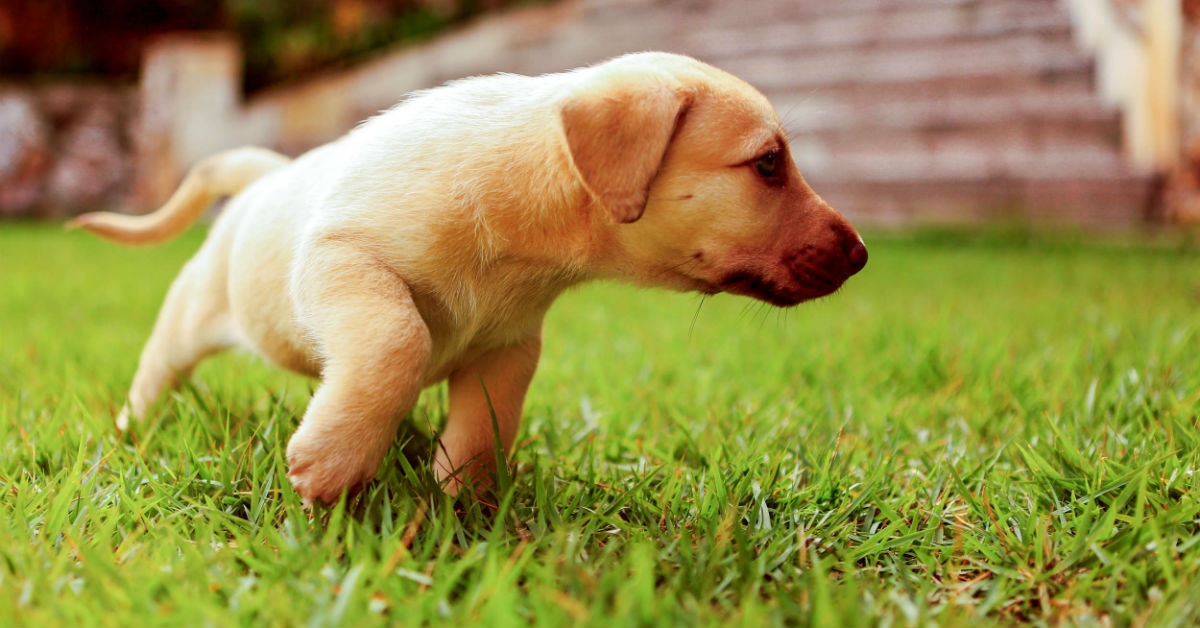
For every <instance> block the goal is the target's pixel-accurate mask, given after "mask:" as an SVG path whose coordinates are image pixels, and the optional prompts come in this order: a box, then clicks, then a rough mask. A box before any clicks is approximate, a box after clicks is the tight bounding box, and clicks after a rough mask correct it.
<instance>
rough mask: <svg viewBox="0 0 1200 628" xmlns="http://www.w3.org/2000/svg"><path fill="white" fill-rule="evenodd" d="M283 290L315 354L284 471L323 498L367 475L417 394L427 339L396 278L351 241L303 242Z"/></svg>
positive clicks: (310, 494) (307, 492) (303, 490)
mask: <svg viewBox="0 0 1200 628" xmlns="http://www.w3.org/2000/svg"><path fill="white" fill-rule="evenodd" d="M293 293H294V294H295V296H296V300H297V305H298V306H299V309H300V313H301V317H302V320H303V321H304V323H305V324H306V325H307V327H308V329H309V330H310V332H311V333H312V334H313V336H314V337H315V339H316V340H317V341H318V342H319V346H320V348H321V351H322V354H323V357H324V362H323V364H322V371H321V379H322V382H321V386H320V388H319V389H318V390H317V393H316V394H315V395H314V396H313V399H312V401H311V402H310V403H309V406H308V412H307V413H305V415H304V420H303V421H302V422H301V423H300V429H299V430H297V431H296V434H295V435H294V436H292V439H291V441H290V442H288V449H287V458H288V465H289V467H290V469H289V471H288V477H289V478H290V479H291V481H292V485H293V486H295V487H296V490H297V491H298V492H299V493H300V496H301V497H303V498H304V499H305V500H306V501H312V500H314V499H319V500H321V501H324V502H327V503H329V502H332V501H334V500H336V499H337V498H338V496H339V495H340V494H341V493H342V492H344V491H347V490H355V489H357V488H358V487H360V486H362V485H363V484H365V483H366V482H368V481H370V480H371V478H373V477H374V476H375V471H376V470H377V469H378V467H379V463H380V461H381V460H382V459H383V455H384V454H385V453H386V452H387V450H388V447H390V446H391V444H392V439H393V438H394V436H395V433H396V428H397V426H398V424H399V422H400V420H401V419H403V418H404V416H405V415H406V414H407V413H408V412H409V410H411V409H412V407H413V405H414V404H415V403H416V401H417V397H418V395H420V392H421V384H422V381H423V379H424V375H425V368H426V365H427V364H428V362H429V356H430V350H431V345H432V342H431V339H430V336H429V329H428V328H427V327H426V325H425V322H424V320H423V319H422V318H421V316H420V314H419V313H418V311H417V308H416V305H415V304H414V303H413V300H412V295H411V294H410V292H409V290H408V287H407V286H406V285H405V284H404V282H403V281H401V280H400V278H399V277H398V276H397V275H396V274H395V273H394V272H392V270H391V269H389V268H388V267H386V266H384V265H383V264H381V263H380V262H379V260H377V259H376V258H375V257H374V256H372V255H371V254H370V253H369V252H366V251H363V250H360V249H358V248H357V247H356V246H355V245H353V244H347V243H339V242H325V243H322V244H318V245H315V246H314V247H312V248H310V249H309V250H307V251H305V253H304V255H303V257H302V261H301V266H300V268H299V272H298V274H297V275H296V276H295V277H294V281H293Z"/></svg>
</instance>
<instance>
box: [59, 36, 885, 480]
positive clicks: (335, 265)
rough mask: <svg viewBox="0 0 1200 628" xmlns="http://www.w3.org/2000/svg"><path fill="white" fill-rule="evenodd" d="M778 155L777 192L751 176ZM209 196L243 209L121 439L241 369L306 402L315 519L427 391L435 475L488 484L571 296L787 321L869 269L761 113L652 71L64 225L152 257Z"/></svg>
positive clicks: (625, 61)
mask: <svg viewBox="0 0 1200 628" xmlns="http://www.w3.org/2000/svg"><path fill="white" fill-rule="evenodd" d="M772 151H775V154H776V155H778V158H779V160H780V163H779V166H778V167H779V172H780V173H782V178H779V177H769V178H768V177H764V175H763V173H762V172H760V171H759V170H760V168H761V163H760V161H757V160H760V158H761V157H762V156H763V155H764V154H765V153H769V152H772ZM251 181H252V182H251ZM243 187H244V188H245V189H244V190H243V189H242V188H243ZM222 194H236V195H235V196H234V197H233V199H232V200H231V201H230V202H229V204H228V206H227V207H226V209H225V210H224V213H223V214H222V215H221V217H220V218H219V219H218V220H217V222H216V224H215V225H214V226H213V228H212V231H211V233H210V234H209V236H208V239H207V240H206V241H205V243H204V245H203V246H202V247H201V249H200V250H199V252H198V253H197V254H196V256H195V257H194V258H193V259H192V260H191V261H189V262H188V264H187V265H186V266H185V267H184V268H183V270H182V272H181V273H180V275H179V277H178V278H177V279H176V280H175V282H174V284H173V285H172V286H171V289H170V292H169V293H168V295H167V299H166V302H165V303H164V305H163V308H162V312H161V313H160V315H159V319H158V322H157V323H156V325H155V328H154V331H153V333H152V334H151V337H150V340H149V341H148V342H147V344H146V347H145V349H144V351H143V353H142V356H141V360H140V362H139V365H138V371H137V373H136V375H135V376H134V381H133V386H132V389H131V391H130V395H129V400H128V403H127V405H126V408H125V410H124V411H123V412H122V415H121V417H120V418H119V421H118V423H119V425H120V427H121V428H122V429H124V428H125V427H126V426H127V422H128V421H129V420H130V419H133V420H139V419H141V418H143V417H144V415H145V414H146V412H147V411H148V409H149V408H150V406H151V404H152V403H153V402H154V400H155V399H157V398H158V396H159V395H160V393H161V392H162V391H163V390H164V388H166V387H167V386H170V385H172V384H173V383H174V380H175V376H176V374H187V373H188V372H189V371H190V370H191V369H192V367H193V366H194V365H195V364H196V363H197V362H198V361H199V360H200V359H202V358H204V357H205V356H207V355H210V354H212V353H213V352H215V351H218V350H220V349H223V348H226V347H229V346H233V345H245V346H248V347H251V348H253V349H254V350H256V351H257V352H258V353H260V354H261V355H263V356H264V357H265V358H266V359H268V360H270V361H272V362H274V363H276V364H279V365H281V366H283V367H286V368H289V369H292V370H294V371H298V372H301V373H305V374H308V375H312V376H315V377H320V378H321V380H322V381H321V385H320V387H319V388H318V389H317V392H316V394H315V395H314V397H313V399H312V401H311V403H310V404H309V407H308V410H307V412H306V414H305V416H304V419H303V421H302V422H301V424H300V427H299V429H298V430H297V432H296V434H295V435H294V436H293V437H292V439H291V441H290V442H289V444H288V450H287V458H288V462H289V464H290V467H291V468H290V471H289V477H290V478H291V481H292V483H293V485H294V486H295V488H296V490H297V491H299V492H300V494H301V495H302V496H303V497H304V498H305V499H307V500H313V499H318V500H323V501H327V502H328V501H331V500H334V499H336V498H337V496H338V495H339V494H341V493H342V492H344V491H346V490H353V489H356V488H357V487H360V486H362V485H363V484H364V483H365V482H367V481H369V480H370V479H371V478H372V477H373V476H374V474H375V472H376V469H377V467H378V465H379V463H380V460H381V459H382V457H383V455H384V453H385V452H386V450H387V448H388V447H389V445H390V444H391V442H392V438H393V436H394V433H395V430H396V428H397V425H398V422H399V421H400V420H401V419H402V418H403V417H404V416H405V415H406V414H407V413H408V412H409V410H410V409H411V408H412V406H413V404H414V403H415V402H416V400H417V396H418V395H419V393H420V391H421V390H422V389H423V388H425V387H427V386H430V385H432V384H435V383H437V382H440V381H443V380H448V381H449V403H450V408H449V417H448V420H447V423H446V426H445V430H444V432H443V433H442V434H441V445H440V447H439V454H438V456H437V460H436V461H435V465H436V473H437V475H438V477H439V478H440V479H441V480H442V481H443V483H444V486H445V488H446V490H447V491H448V492H451V493H454V492H457V491H458V490H459V488H460V487H461V484H462V482H464V481H471V480H481V481H486V479H487V478H488V477H489V473H490V472H491V471H492V464H491V461H492V459H493V458H492V451H493V447H494V443H493V429H492V423H491V414H490V412H489V400H488V398H489V397H490V404H491V407H492V408H494V410H495V414H496V418H497V421H498V425H499V432H500V438H501V441H502V442H501V446H502V447H503V449H504V451H506V452H507V451H509V450H510V449H511V447H512V444H513V440H514V438H515V435H516V433H517V429H518V427H519V424H520V416H521V408H522V404H523V400H524V396H525V392H526V389H527V388H528V386H529V383H530V380H531V379H532V377H533V374H534V370H535V368H536V366H537V362H538V357H539V353H540V348H541V327H542V319H543V317H544V315H545V313H546V311H547V309H548V308H549V307H550V304H551V303H552V302H553V301H554V299H555V298H556V297H557V296H558V295H559V294H560V293H561V292H562V291H563V290H565V289H566V288H568V287H570V286H572V285H574V284H577V283H579V282H581V281H585V280H589V279H596V278H621V279H625V280H629V281H632V282H635V283H638V284H642V285H654V286H662V287H667V288H671V289H676V290H699V291H702V292H706V293H715V292H719V291H729V292H735V293H739V294H746V295H750V296H754V297H756V298H760V299H764V300H767V301H769V302H772V303H775V304H778V305H791V304H794V303H798V302H800V301H803V300H806V299H810V298H815V297H818V296H821V295H823V294H827V293H829V292H832V291H833V290H836V289H837V288H838V286H840V285H841V283H842V282H843V281H844V280H845V279H846V278H847V277H849V275H851V274H853V273H854V272H855V271H857V269H858V268H860V267H861V265H862V263H865V256H866V251H865V248H862V244H861V241H860V240H859V239H858V236H857V234H855V233H854V231H853V229H851V228H850V226H849V225H848V224H846V222H845V221H844V220H843V219H842V218H841V217H840V216H838V215H837V213H836V212H834V211H833V210H832V209H830V208H829V207H828V205H826V204H825V203H824V202H823V201H821V199H820V198H819V197H818V196H817V195H816V194H814V193H813V192H812V190H810V189H809V188H808V186H807V185H805V184H804V181H803V179H802V178H801V177H800V174H799V173H798V172H797V171H796V169H795V166H794V165H793V163H792V161H791V159H790V158H789V157H788V154H787V146H786V143H785V142H784V132H783V129H782V127H781V125H780V123H779V120H778V118H777V116H776V114H775V112H774V110H773V109H772V108H771V106H770V104H769V103H768V102H767V100H766V99H765V98H763V97H762V95H761V94H759V93H758V92H757V91H755V90H754V89H753V88H751V87H750V86H749V85H746V84H745V83H743V82H741V81H739V80H738V79H736V78H734V77H733V76H730V75H729V74H726V73H724V72H722V71H720V70H717V69H716V68H713V67H711V66H708V65H705V64H702V63H700V62H698V61H695V60H692V59H689V58H686V57H681V56H676V55H668V54H663V53H643V54H637V55H628V56H625V57H620V58H617V59H615V60H612V61H609V62H606V63H604V64H600V65H596V66H592V67H589V68H582V69H579V70H575V71H572V72H567V73H562V74H552V75H546V76H541V77H525V76H514V75H496V76H487V77H479V78H472V79H466V80H462V81H458V82H454V83H451V84H448V85H446V86H443V87H440V88H436V89H432V90H428V91H425V92H419V93H416V94H414V95H412V96H411V97H409V98H408V99H406V100H405V101H404V102H403V103H401V104H400V105H398V106H396V107H395V108H393V109H391V110H390V111H387V112H385V113H383V114H381V115H379V116H377V117H375V118H372V119H370V120H368V121H366V122H365V123H363V124H362V125H361V126H359V127H358V128H357V129H355V130H354V131H353V132H351V133H350V134H348V135H346V136H345V137H343V138H342V139H340V140H338V141H336V142H333V143H331V144H328V145H325V146H322V147H320V148H317V149H315V150H313V151H311V152H309V153H307V154H305V155H303V156H301V157H299V158H298V159H296V160H295V161H292V162H290V163H288V162H287V161H286V159H285V158H283V157H280V156H278V155H275V154H274V153H270V152H269V151H264V150H262V149H253V148H247V149H239V150H235V151H230V152H228V153H224V154H222V155H218V156H216V157H214V158H212V159H210V160H209V161H207V162H205V163H203V164H201V165H200V166H198V167H197V168H196V169H194V170H193V172H192V173H191V174H190V175H189V176H188V178H187V179H186V180H185V182H184V184H183V185H182V186H181V188H180V191H179V192H178V193H177V194H176V196H175V197H173V198H172V199H171V201H170V202H168V203H167V205H166V206H164V207H163V209H161V210H159V211H158V212H156V213H154V214H151V215H150V216H148V217H138V218H126V217H117V216H114V215H111V214H91V215H87V216H83V217H81V218H80V219H78V220H77V221H76V223H75V224H77V225H79V226H83V227H86V228H89V229H92V230H94V231H96V232H98V233H100V234H101V235H105V236H106V237H110V238H113V239H116V240H119V241H122V242H128V243H137V242H142V241H159V240H162V239H164V238H166V237H170V236H171V235H174V234H176V233H178V232H179V231H180V230H182V229H183V228H184V227H185V226H186V224H187V223H188V222H190V221H191V220H192V219H194V218H195V217H196V216H197V215H198V214H199V212H200V211H202V209H203V207H204V205H207V203H208V202H209V201H211V200H212V198H214V197H215V196H217V195H222ZM855 247H857V248H860V249H862V250H861V253H860V252H859V251H858V250H857V249H856V248H855ZM847 260H850V261H847ZM485 387H486V396H485V392H484V391H485Z"/></svg>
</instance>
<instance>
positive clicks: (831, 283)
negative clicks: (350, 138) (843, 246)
mask: <svg viewBox="0 0 1200 628" xmlns="http://www.w3.org/2000/svg"><path fill="white" fill-rule="evenodd" d="M789 275H790V276H789V277H788V280H787V281H786V283H780V282H777V281H773V280H771V279H768V278H767V277H765V276H764V275H762V274H760V273H756V272H752V271H746V270H738V271H733V272H731V273H729V274H727V275H725V276H724V277H723V278H721V280H719V281H717V282H715V283H710V284H708V286H706V288H712V290H711V291H709V290H708V289H704V290H702V291H703V292H708V293H710V294H715V293H717V292H728V293H730V294H739V295H742V296H747V297H750V298H752V299H758V300H759V301H763V302H766V303H770V304H771V305H774V306H776V307H791V306H793V305H797V304H800V303H803V302H805V301H811V300H813V299H819V298H821V297H823V296H826V295H829V294H832V293H834V292H836V291H837V289H838V288H840V287H842V283H843V282H841V281H835V280H833V279H832V278H829V277H825V276H823V275H821V274H819V273H816V272H811V271H801V272H791V273H789Z"/></svg>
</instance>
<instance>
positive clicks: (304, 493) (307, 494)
mask: <svg viewBox="0 0 1200 628" xmlns="http://www.w3.org/2000/svg"><path fill="white" fill-rule="evenodd" d="M363 449H364V448H363V446H362V444H361V443H355V442H346V441H345V440H344V439H336V438H328V437H325V438H314V437H311V436H310V433H308V432H305V431H304V430H303V429H302V430H300V431H299V432H297V433H296V435H295V436H293V437H292V440H291V441H289V442H288V449H287V460H288V474H287V475H288V480H290V481H291V483H292V487H293V488H295V489H296V492H297V493H299V494H300V497H301V498H302V499H303V500H304V504H305V506H311V505H312V504H313V503H314V502H322V503H325V504H333V503H334V502H336V501H337V499H338V498H339V497H341V495H342V493H347V494H349V495H355V494H357V493H358V492H359V491H360V490H362V488H363V487H364V486H366V485H367V483H368V482H370V481H371V480H372V479H373V478H374V477H375V471H376V469H377V468H378V467H379V460H378V457H377V456H372V455H370V454H369V453H368V452H365V451H363Z"/></svg>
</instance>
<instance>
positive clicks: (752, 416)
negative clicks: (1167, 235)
mask: <svg viewBox="0 0 1200 628" xmlns="http://www.w3.org/2000/svg"><path fill="white" fill-rule="evenodd" d="M201 237H202V234H201V233H198V232H193V233H190V234H189V235H188V236H186V237H184V238H183V239H181V240H180V241H177V242H174V243H172V244H170V245H166V246H163V247H160V248H154V249H142V250H129V249H120V248H117V247H115V246H112V245H109V244H107V243H104V242H100V241H98V240H96V239H94V238H89V237H88V236H86V235H84V234H78V233H71V234H64V233H61V232H59V231H58V230H57V229H56V228H53V227H50V226H22V225H3V226H2V227H0V447H2V448H3V451H2V453H0V495H2V498H0V556H3V562H0V625H6V626H7V625H37V626H52V625H69V626H75V625H216V626H225V625H244V626H258V625H279V626H293V625H296V626H325V625H354V626H376V625H430V626H447V625H479V626H508V625H540V626H562V625H589V626H664V625H743V626H766V625H799V626H805V625H817V626H821V625H880V626H925V625H942V626H963V625H972V626H976V625H1013V624H1031V625H1047V626H1059V625H1089V626H1090V625H1112V626H1127V625H1132V626H1139V625H1153V626H1171V625H1177V626H1186V625H1195V624H1197V623H1200V579H1198V576H1200V502H1198V497H1200V429H1198V421H1200V418H1198V415H1200V307H1198V306H1200V253H1198V252H1197V251H1196V250H1195V249H1194V248H1188V247H1183V246H1173V245H1172V246H1161V245H1156V246H1150V245H1146V244H1137V243H1121V242H1119V241H1118V242H1115V243H1107V244H1099V243H1093V242H1089V241H1088V240H1087V239H1086V238H1081V237H1075V238H1062V237H1044V236H1037V235H1032V236H1031V235H1028V234H1025V235H1019V234H1018V235H1017V236H1014V235H1012V234H1008V235H1003V234H1002V235H1000V236H995V235H992V236H988V237H980V238H975V237H970V236H964V235H962V234H958V235H954V234H950V235H946V234H942V235H937V236H931V235H925V236H909V237H900V236H892V237H880V238H876V239H872V240H871V241H870V244H871V263H870V264H869V265H868V267H867V269H866V270H865V271H864V272H863V273H862V274H861V276H859V277H856V278H855V279H853V280H852V281H851V282H850V283H849V284H848V286H847V287H846V288H845V289H844V290H843V291H842V292H841V293H839V294H838V295H836V296H834V297H832V298H829V299H826V300H822V301H820V302H817V303H814V304H808V305H804V306H800V307H799V308H796V309H793V310H789V311H778V310H773V309H769V308H766V307H761V306H759V305H756V304H753V303H751V302H749V301H746V300H744V299H739V298H735V297H727V296H721V297H716V298H711V299H708V300H706V301H705V302H704V303H703V306H702V307H701V308H700V309H699V310H698V311H697V306H698V305H699V304H700V300H699V298H698V297H696V296H694V295H675V294H668V293H663V292H653V291H639V290H635V289H632V288H628V287H624V286H616V285H593V286H587V287H584V288H581V289H579V290H577V291H575V292H572V293H571V294H569V295H567V296H566V297H564V298H563V299H562V300H561V301H560V302H559V303H558V304H556V305H555V307H554V308H553V310H552V312H551V315H550V317H549V320H548V322H547V329H546V334H545V337H546V348H545V354H544V357H543V361H542V366H541V369H540V371H539V374H538V376H537V379H536V380H535V381H534V384H533V388H532V390H531V392H530V395H529V398H528V402H527V407H526V418H525V423H524V426H523V427H522V432H521V436H520V437H519V440H520V441H521V442H522V445H521V446H520V448H519V451H518V452H517V453H516V455H515V458H514V460H513V467H512V474H513V481H512V484H511V487H510V488H509V489H508V490H507V491H505V492H504V493H503V494H502V495H501V496H500V498H499V499H497V500H496V503H495V504H494V505H490V506H489V505H480V504H477V503H475V502H467V501H458V502H456V501H454V500H451V499H449V498H446V497H444V496H442V495H441V494H439V493H438V492H437V491H436V490H435V488H434V482H433V480H432V477H431V474H430V471H429V468H428V467H429V456H430V450H431V445H430V442H429V438H428V435H429V434H431V433H433V432H434V431H436V429H438V427H439V426H440V424H441V422H442V420H443V418H444V414H445V410H444V408H445V393H444V391H443V390H440V389H433V390H430V391H427V392H426V394H425V395H424V396H423V398H422V401H421V403H420V405H419V406H418V408H417V409H416V410H415V412H414V416H413V417H412V420H411V421H409V422H408V424H407V425H408V427H406V428H405V429H404V430H403V431H402V433H401V435H400V436H399V438H398V444H399V445H400V446H398V447H396V448H394V449H393V452H392V453H391V454H390V455H389V457H388V458H387V460H386V462H385V464H384V466H383V468H382V469H381V471H380V473H379V476H378V479H377V481H376V482H375V483H374V484H372V485H371V487H370V488H369V489H368V490H367V491H366V492H365V493H364V494H363V495H361V496H360V497H359V498H357V499H355V500H352V501H351V502H350V503H349V504H346V503H342V504H340V505H338V506H337V507H335V508H332V509H323V510H320V511H318V512H317V513H316V514H315V515H313V516H311V517H310V515H309V514H308V513H306V512H305V511H304V509H303V508H302V507H301V504H300V501H299V499H298V498H297V496H296V495H295V494H294V493H293V492H292V491H291V490H290V488H289V487H288V485H287V481H286V477H285V473H286V466H285V463H284V460H283V451H284V445H285V443H286V441H287V438H288V436H289V435H290V434H291V432H292V431H293V430H294V429H295V426H296V423H297V421H298V419H299V417H300V416H301V415H302V414H303V412H304V408H305V404H306V402H307V397H308V395H309V393H310V391H311V389H312V387H313V386H314V384H313V383H312V382H311V381H308V380H305V379H302V378H299V377H295V376H291V375H287V374H284V373H282V372H280V371H278V370H276V369H273V368H271V367H268V366H266V365H264V364H262V363H260V362H259V361H258V360H256V359H255V358H253V357H250V356H246V355H238V354H229V355H225V356H221V357H219V358H217V359H214V360H212V361H210V362H208V363H206V364H205V365H204V366H203V367H202V368H201V369H199V371H198V372H197V374H196V377H195V378H194V380H193V385H192V386H191V387H190V388H188V389H185V390H184V391H182V392H181V393H179V394H178V395H176V396H174V397H173V398H172V399H171V400H170V401H169V402H167V403H165V404H164V406H163V407H162V409H161V411H160V412H159V413H158V414H156V415H155V416H154V417H153V418H152V419H150V420H149V421H148V423H146V424H145V425H143V426H141V427H139V428H138V429H137V431H136V433H135V434H134V436H133V437H132V438H130V437H125V438H122V437H120V436H119V435H118V434H117V433H116V431H115V430H114V428H113V425H112V417H113V414H114V412H115V410H117V409H118V407H119V406H120V403H121V400H122V397H123V395H124V393H125V388H126V386H127V385H128V381H129V378H130V376H131V375H132V372H133V369H134V366H135V363H136V357H137V353H138V351H139V350H140V348H141V343H142V342H143V341H144V339H145V337H146V335H147V334H148V332H149V329H150V325H151V324H152V322H153V317H154V315H155V312H156V310H157V308H158V305H159V302H160V299H161V298H162V295H163V294H164V292H165V290H166V287H167V285H168V283H169V282H170V280H171V278H172V277H173V276H174V274H175V272H176V271H177V269H178V268H179V266H180V265H181V263H182V262H183V261H184V260H185V259H186V258H187V257H188V256H189V255H190V254H191V252H192V251H193V250H194V249H195V248H196V246H197V245H198V243H199V241H200V239H201ZM422 512H423V514H422ZM406 531H407V532H408V534H407V535H406ZM406 542H408V543H407V544H406Z"/></svg>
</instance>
